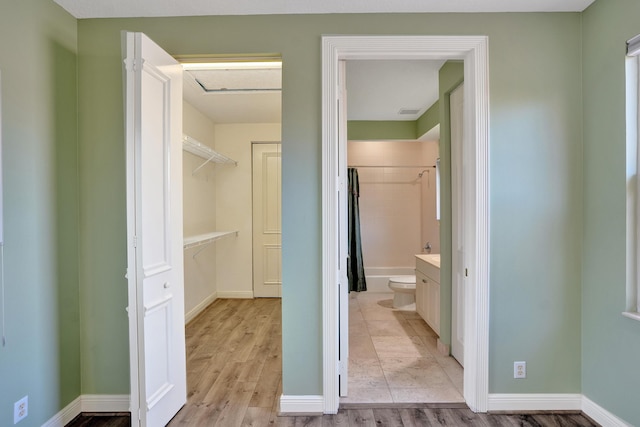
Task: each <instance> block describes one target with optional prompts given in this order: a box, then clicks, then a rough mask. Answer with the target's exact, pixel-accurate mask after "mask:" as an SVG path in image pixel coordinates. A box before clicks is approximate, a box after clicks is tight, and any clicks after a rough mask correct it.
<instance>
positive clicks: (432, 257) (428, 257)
mask: <svg viewBox="0 0 640 427" xmlns="http://www.w3.org/2000/svg"><path fill="white" fill-rule="evenodd" d="M416 258H420V259H421V260H423V261H425V262H428V263H429V264H431V265H433V266H434V267H436V268H440V254H417V255H416Z"/></svg>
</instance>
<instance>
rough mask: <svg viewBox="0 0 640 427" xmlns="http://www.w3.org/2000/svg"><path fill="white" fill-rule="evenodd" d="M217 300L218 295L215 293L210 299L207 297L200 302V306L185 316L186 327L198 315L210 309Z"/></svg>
mask: <svg viewBox="0 0 640 427" xmlns="http://www.w3.org/2000/svg"><path fill="white" fill-rule="evenodd" d="M216 299H218V293H217V292H214V293H212V294H211V295H209V296H208V297H206V298H205V299H203V300H202V302H200V304H198V305H196V306H195V307H193V308H192V309H191V310H189V312H188V313H187V314H185V316H184V323H185V325H186V324H187V323H189V322H191V321H192V320H193V319H194V318H195V317H196V316H197V315H198V314H200V313H202V312H203V311H204V309H205V308H207V307H209V306H210V305H211V303H212V302H214V301H215V300H216Z"/></svg>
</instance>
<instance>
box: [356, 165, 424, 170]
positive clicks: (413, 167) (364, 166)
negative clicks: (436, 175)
mask: <svg viewBox="0 0 640 427" xmlns="http://www.w3.org/2000/svg"><path fill="white" fill-rule="evenodd" d="M347 167H348V168H412V169H415V168H434V169H435V168H436V165H433V166H366V165H361V166H358V165H349V166H347Z"/></svg>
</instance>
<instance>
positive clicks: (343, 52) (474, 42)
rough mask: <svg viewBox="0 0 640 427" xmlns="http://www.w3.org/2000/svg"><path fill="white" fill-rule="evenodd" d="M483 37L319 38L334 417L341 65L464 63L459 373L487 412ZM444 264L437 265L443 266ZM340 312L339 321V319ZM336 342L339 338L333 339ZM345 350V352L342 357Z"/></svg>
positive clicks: (341, 319) (327, 401)
mask: <svg viewBox="0 0 640 427" xmlns="http://www.w3.org/2000/svg"><path fill="white" fill-rule="evenodd" d="M487 43H488V39H487V37H486V36H367V37H354V36H325V37H323V41H322V45H323V56H322V59H323V62H322V64H323V86H322V88H323V89H322V90H323V139H322V141H323V183H324V185H323V218H324V221H323V259H324V263H323V294H324V297H323V299H324V310H323V325H324V327H323V341H324V345H323V349H324V353H323V362H324V374H323V383H324V392H323V402H324V403H323V407H324V411H325V412H326V413H334V412H335V411H337V408H338V406H339V400H338V395H339V389H338V385H339V384H340V372H341V371H344V369H345V367H344V361H345V360H346V358H345V356H347V354H348V353H347V352H348V345H339V346H338V342H341V341H339V340H340V337H343V336H347V335H348V334H347V332H346V331H345V330H344V329H345V327H347V326H348V322H345V320H346V317H345V311H346V310H341V308H340V307H339V306H338V303H339V301H344V299H343V295H345V292H346V287H345V286H338V287H336V280H337V283H338V284H340V283H345V282H344V274H343V272H342V271H343V270H342V268H341V265H342V263H343V258H342V257H341V256H340V254H341V253H345V252H346V250H345V248H346V247H345V246H343V244H344V241H343V240H341V239H340V236H343V235H344V233H345V232H344V231H342V232H340V230H343V229H342V228H341V227H342V226H343V224H344V223H345V222H344V220H343V218H344V217H346V213H345V212H346V210H345V207H346V203H345V202H344V199H343V197H344V195H345V194H346V189H345V187H344V183H345V180H344V176H345V174H346V166H347V164H346V139H347V138H346V132H345V127H346V126H345V127H343V125H342V121H341V119H340V117H341V111H342V110H343V102H344V100H343V99H342V97H341V92H340V91H339V90H338V89H339V88H341V87H344V85H345V83H344V82H345V79H344V74H342V73H341V69H342V68H343V66H342V65H341V64H342V63H343V62H344V61H346V60H371V59H377V60H379V59H389V60H403V59H428V60H432V59H441V60H454V59H458V60H461V61H463V63H464V80H465V82H467V83H468V85H465V91H464V93H465V104H464V112H465V114H464V126H463V128H464V131H465V132H464V139H463V146H464V149H463V156H464V158H465V164H467V165H469V166H470V167H469V169H466V170H465V171H464V172H463V173H464V176H465V177H464V179H463V180H462V181H463V188H462V192H463V193H462V194H463V197H464V199H465V201H467V202H468V203H467V204H466V205H465V206H466V207H468V209H465V212H464V221H465V228H464V230H465V231H464V242H465V263H464V264H465V275H464V277H465V282H466V283H467V285H468V286H467V288H470V289H473V292H467V293H466V296H465V302H466V307H467V308H466V309H465V312H464V323H465V325H469V326H472V325H473V328H471V327H468V328H465V331H466V332H465V338H464V341H465V354H464V360H465V370H464V398H465V402H466V403H467V405H468V406H469V407H470V408H471V409H472V410H474V411H486V410H487V398H488V386H487V385H488V362H487V360H488V359H487V357H488V352H487V349H488V315H489V307H488V283H489V275H488V273H489V271H488V266H489V251H488V224H489V210H488V206H489V205H488V202H489V201H488V185H489V176H488V144H489V139H488V112H489V105H488V85H487V83H488V80H487V75H488V62H487V59H488V55H487ZM445 267H448V268H450V266H446V265H443V268H445ZM338 313H339V316H338ZM336 338H337V340H336ZM345 353H347V354H345Z"/></svg>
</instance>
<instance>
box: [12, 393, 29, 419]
mask: <svg viewBox="0 0 640 427" xmlns="http://www.w3.org/2000/svg"><path fill="white" fill-rule="evenodd" d="M28 414H29V396H25V397H23V398H22V399H20V400H18V401H17V402H16V403H14V404H13V423H14V424H18V422H19V421H22V420H23V419H24V418H26V417H27V415H28Z"/></svg>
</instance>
